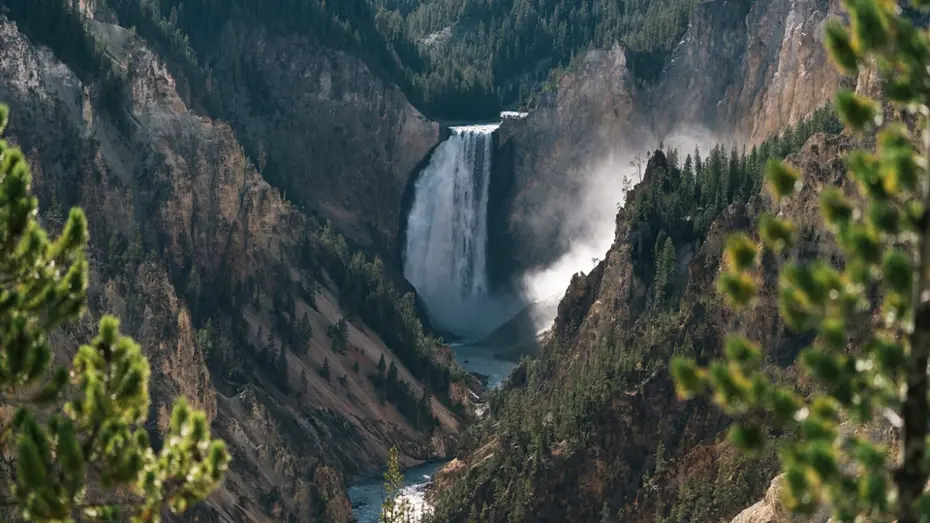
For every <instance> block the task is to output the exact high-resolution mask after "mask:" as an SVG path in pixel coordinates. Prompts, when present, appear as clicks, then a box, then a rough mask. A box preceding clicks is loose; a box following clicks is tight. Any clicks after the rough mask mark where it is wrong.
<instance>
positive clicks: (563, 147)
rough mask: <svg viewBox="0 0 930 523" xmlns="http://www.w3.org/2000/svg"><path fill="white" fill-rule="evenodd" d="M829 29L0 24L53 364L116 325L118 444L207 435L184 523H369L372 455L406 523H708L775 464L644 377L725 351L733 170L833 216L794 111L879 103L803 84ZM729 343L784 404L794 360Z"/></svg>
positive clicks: (784, 16)
mask: <svg viewBox="0 0 930 523" xmlns="http://www.w3.org/2000/svg"><path fill="white" fill-rule="evenodd" d="M595 5H601V6H602V7H604V9H594V8H593V6H595ZM841 13H842V9H841V7H840V2H839V0H764V1H763V0H756V1H750V0H709V1H697V0H655V1H654V2H626V1H617V2H614V1H611V2H606V3H603V4H599V3H597V2H591V1H587V0H585V1H578V2H564V1H561V0H560V1H555V2H532V1H529V0H527V1H524V0H506V1H500V2H497V1H495V2H484V1H477V2H474V1H469V2H457V1H453V0H435V1H431V2H419V1H416V0H340V1H339V2H333V1H330V2H322V1H319V0H306V1H302V2H293V1H291V0H229V1H228V2H211V1H208V0H183V1H182V0H145V1H141V0H78V1H77V2H71V1H70V0H68V1H64V0H0V102H3V103H6V104H9V105H10V107H11V124H10V128H9V130H8V134H7V136H6V137H7V138H8V139H9V140H10V141H11V143H14V144H16V145H17V146H20V147H22V148H23V150H24V151H25V153H26V155H27V157H28V159H29V161H30V163H31V164H32V166H33V173H34V182H33V189H34V191H35V193H36V195H37V197H38V199H39V207H40V215H41V217H42V219H43V221H44V223H45V224H46V226H47V227H48V228H49V229H50V230H53V229H55V228H56V227H59V226H60V224H61V217H62V215H63V214H66V213H67V208H68V207H69V206H72V205H78V206H81V207H83V208H85V210H86V211H87V216H88V221H89V227H90V230H91V240H90V244H89V252H90V255H89V256H90V264H91V278H90V281H89V284H88V288H89V290H88V294H89V306H88V309H89V310H88V314H87V315H86V318H85V320H82V322H80V324H78V325H75V326H71V327H69V328H68V329H63V330H61V331H60V332H57V333H56V334H55V337H54V339H53V341H54V344H55V347H56V354H55V358H56V359H57V360H65V359H67V358H69V357H70V356H71V355H72V354H73V352H74V351H75V350H76V348H77V346H78V345H79V344H81V343H84V342H86V341H87V340H88V339H89V338H90V337H92V323H93V321H94V320H95V319H96V318H98V317H99V316H100V315H102V314H104V313H106V312H112V313H115V314H117V315H119V316H120V317H121V319H122V322H123V326H124V328H125V330H126V332H127V333H129V334H131V335H132V336H134V337H135V338H136V340H137V341H138V342H139V343H140V345H141V346H142V348H143V351H144V352H145V354H146V356H147V357H148V358H149V359H150V361H151V362H152V370H153V373H152V406H151V409H150V410H151V412H150V425H151V426H150V427H148V428H150V430H151V432H152V433H153V434H155V435H157V434H159V433H161V432H162V431H163V430H164V428H165V426H166V424H167V422H168V414H167V407H166V405H169V404H170V401H172V400H173V399H174V398H176V397H180V396H184V397H187V398H189V399H190V401H191V403H192V404H193V405H195V406H197V407H198V408H202V409H204V410H205V411H206V412H207V415H208V419H209V421H210V426H211V430H212V431H213V433H214V434H215V435H217V437H221V438H223V439H224V440H226V441H227V444H228V445H229V447H230V451H231V453H232V456H233V461H232V465H231V468H230V470H229V473H228V474H227V476H226V479H225V481H224V483H223V485H222V486H221V488H220V489H218V490H217V491H216V492H215V493H214V494H213V495H212V496H211V497H210V498H208V500H207V501H206V502H205V503H203V504H201V505H199V506H198V507H197V508H196V509H195V510H193V511H192V512H191V514H190V515H188V516H185V518H187V519H186V520H191V519H195V520H197V521H204V522H221V521H224V522H225V521H257V522H260V523H271V522H277V521H307V522H310V523H348V522H349V521H352V519H353V517H354V518H357V519H358V520H359V522H360V523H368V522H371V521H376V520H377V517H378V505H379V504H380V501H381V498H382V492H383V490H382V486H381V483H382V480H381V478H380V476H379V473H380V472H381V471H382V469H383V467H384V466H385V463H386V460H387V456H388V450H389V449H390V448H391V447H397V448H398V450H399V453H400V461H401V466H402V467H403V468H404V469H405V473H406V477H407V482H408V486H409V487H410V488H409V490H407V491H406V492H407V493H408V494H410V495H413V496H415V497H416V498H417V499H419V500H423V501H424V502H428V503H429V504H430V505H432V506H434V507H435V509H436V511H437V512H436V513H437V517H438V518H439V519H438V520H436V523H460V522H462V523H464V522H485V521H487V522H494V523H497V522H499V521H522V522H528V523H533V522H546V521H558V522H561V521H579V522H582V523H586V522H588V521H592V522H593V521H608V522H609V523H615V522H617V521H624V522H626V521H632V522H644V523H645V522H654V521H669V522H672V521H674V522H676V523H677V522H684V521H725V520H729V519H730V518H732V517H734V516H735V515H736V514H738V513H739V512H740V511H741V510H742V509H744V508H746V507H748V506H750V505H753V504H754V503H755V502H756V501H758V500H759V499H761V498H762V496H763V494H764V491H765V488H766V487H768V485H769V482H770V481H771V479H772V476H773V474H774V469H773V463H774V458H773V457H772V456H768V455H765V456H760V457H759V458H757V459H755V460H752V461H744V460H741V459H740V458H736V457H735V453H734V451H733V449H732V447H731V446H729V444H728V443H727V442H726V440H725V438H724V434H725V431H726V428H727V426H728V424H729V420H728V419H726V418H725V417H724V416H722V415H721V414H720V413H719V412H718V411H717V410H716V409H714V408H712V407H711V406H709V405H708V404H707V403H703V402H692V403H681V402H678V401H677V398H676V397H675V392H674V387H673V384H672V383H671V381H670V379H669V378H668V375H667V371H666V365H667V362H668V360H669V358H670V357H671V355H672V354H682V353H684V354H695V355H702V357H703V356H706V357H711V356H713V355H715V354H717V353H719V352H720V350H721V347H722V340H723V336H724V334H725V333H726V332H727V330H728V329H730V328H731V327H733V326H734V325H735V324H737V322H736V320H734V319H733V318H732V317H731V316H730V315H729V314H728V313H727V312H726V311H725V310H724V309H723V308H722V307H720V305H719V303H717V302H716V301H714V297H715V296H716V294H715V290H714V289H715V286H714V285H715V284H714V282H715V277H716V275H717V272H718V270H719V267H720V256H721V252H722V245H723V243H724V238H725V237H726V234H728V233H729V232H732V231H737V230H748V228H749V227H750V224H751V222H752V221H753V220H754V219H756V217H757V216H759V214H760V213H761V212H762V211H764V210H767V209H772V208H773V207H772V205H773V204H772V202H770V201H768V200H766V196H765V195H764V194H763V192H762V190H761V188H760V186H759V184H758V181H759V172H760V169H761V168H760V164H761V162H763V161H764V160H765V159H767V158H769V157H778V158H782V157H786V156H787V157H788V158H789V159H790V161H791V162H792V163H793V164H795V165H797V166H799V167H800V168H803V169H804V170H805V171H807V170H810V171H811V172H812V173H814V176H812V178H811V179H812V180H814V182H813V183H814V184H816V185H817V186H818V187H822V186H829V185H835V186H841V187H846V185H844V184H845V183H847V182H848V180H846V179H845V177H844V176H845V172H844V168H843V161H842V155H843V154H844V153H845V152H846V151H847V150H848V149H849V148H850V147H851V146H852V144H851V142H850V141H849V140H848V138H847V137H846V136H840V131H841V130H842V127H841V126H839V127H838V126H837V125H836V123H835V121H834V120H835V119H831V117H830V116H829V115H825V114H826V113H823V112H817V110H818V109H820V108H822V107H824V106H825V105H826V104H827V103H828V102H829V100H830V98H831V97H832V95H833V93H834V92H836V90H837V89H839V88H840V87H842V86H850V87H854V88H856V89H857V90H859V92H862V93H869V92H871V91H873V90H874V89H875V87H876V85H877V78H876V77H875V75H874V73H873V72H870V71H863V72H862V73H861V74H860V75H859V76H858V77H852V78H850V77H844V76H842V75H840V74H839V73H837V72H836V71H835V70H834V69H833V68H832V67H831V65H830V64H829V62H828V59H827V56H826V54H825V53H824V51H823V49H822V41H821V40H822V38H821V34H822V27H823V24H824V22H825V20H827V19H828V18H829V17H830V16H834V15H839V14H841ZM49 17H51V18H53V21H49ZM52 28H54V30H52ZM74 49H82V50H87V53H84V54H80V53H77V54H76V53H74V52H73V50H74ZM501 102H503V103H504V104H505V105H506V106H507V107H508V108H516V107H517V105H518V104H519V105H522V107H520V112H516V111H505V112H503V113H501V112H500V107H499V106H500V103H501ZM498 114H499V115H500V118H497V115H498ZM490 117H494V121H493V123H474V124H463V123H456V124H450V123H443V122H444V121H446V120H444V119H445V118H455V119H456V121H457V122H464V121H467V120H464V119H465V118H474V119H475V120H474V121H475V122H487V120H486V119H487V118H490ZM446 122H448V121H446ZM498 122H500V123H498ZM744 145H745V146H746V148H745V152H742V149H743V146H744ZM754 146H755V148H754ZM696 149H699V155H700V157H701V159H702V160H703V162H698V163H699V164H700V166H699V165H698V164H696V163H695V160H696V158H697V157H698V151H696ZM689 156H690V161H691V164H690V167H689V164H688V163H687V161H688V157H689ZM710 166H713V167H710ZM689 184H690V185H689ZM408 196H409V199H408ZM628 199H629V201H628V202H627V200H628ZM803 204H804V205H797V206H794V207H786V208H785V209H784V211H785V212H786V213H789V214H790V215H791V216H792V217H795V218H798V220H799V222H800V223H801V224H802V225H803V226H804V227H805V230H807V231H809V232H807V234H810V235H812V237H813V238H815V239H819V238H822V237H826V235H827V232H825V231H823V230H821V229H818V228H817V227H816V225H815V224H814V223H813V221H812V216H813V215H812V213H811V212H809V209H814V208H816V203H815V202H814V200H813V196H812V195H810V194H805V200H803ZM805 205H806V207H804V206H805ZM400 253H402V254H400ZM660 261H661V263H660ZM765 311H767V312H768V313H770V314H771V315H772V316H773V317H774V307H770V308H768V309H765ZM748 324H749V325H750V326H751V327H752V328H756V329H758V330H759V331H760V332H765V333H767V334H766V337H765V340H764V341H765V351H766V356H767V357H769V358H770V359H771V360H772V361H775V362H777V364H778V365H780V366H781V367H780V368H784V369H788V371H786V372H790V371H791V370H792V369H793V367H792V365H793V362H794V358H795V356H796V354H797V349H798V346H799V341H798V340H797V339H796V338H794V337H792V336H790V335H789V334H787V333H786V331H785V329H784V326H783V325H782V324H780V323H778V322H776V321H774V320H770V319H768V318H767V316H765V314H764V313H759V315H757V316H754V317H752V318H750V320H749V321H748ZM537 335H538V336H537ZM528 340H529V341H531V342H532V343H524V342H526V341H528ZM450 342H451V343H450ZM528 345H532V346H533V347H532V348H529V347H528ZM515 347H516V348H515ZM526 354H529V355H530V356H531V358H530V359H529V360H528V361H527V362H524V363H518V361H519V360H520V357H521V356H523V355H526ZM476 377H477V379H476ZM508 377H510V379H509V380H507V379H506V378H508ZM482 379H484V380H485V381H486V383H484V384H482V383H481V381H482ZM502 383H505V386H504V387H501V390H496V389H498V388H499V387H500V385H501V384H502ZM482 389H485V390H484V391H482ZM476 398H477V399H476ZM489 398H493V399H489ZM492 406H493V408H492ZM478 412H482V413H483V414H482V415H481V416H479V415H478ZM0 473H3V474H6V473H9V471H6V470H5V469H3V468H2V467H0ZM429 478H435V485H436V488H434V489H425V488H424V485H425V484H426V483H427V482H428V480H429ZM731 493H732V494H731ZM359 500H361V501H359ZM604 507H606V509H605V508H604ZM605 511H606V514H607V516H606V518H607V519H602V517H601V515H602V513H605Z"/></svg>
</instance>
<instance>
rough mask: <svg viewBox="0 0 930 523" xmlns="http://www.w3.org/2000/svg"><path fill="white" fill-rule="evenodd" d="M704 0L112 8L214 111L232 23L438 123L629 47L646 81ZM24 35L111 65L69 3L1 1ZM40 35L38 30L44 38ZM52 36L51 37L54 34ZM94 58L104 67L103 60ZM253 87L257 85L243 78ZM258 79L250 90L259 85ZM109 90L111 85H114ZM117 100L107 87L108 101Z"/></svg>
mask: <svg viewBox="0 0 930 523" xmlns="http://www.w3.org/2000/svg"><path fill="white" fill-rule="evenodd" d="M695 3H696V0H659V1H645V0H610V1H607V2H603V1H596V0H579V1H574V0H573V1H555V0H505V1H490V0H340V1H339V2H326V1H323V0H302V1H298V2H295V1H292V0H230V1H228V2H215V1H210V0H105V2H104V4H105V5H106V6H107V7H109V8H110V9H112V10H113V11H114V12H115V13H116V14H117V15H118V17H119V18H120V20H121V23H122V24H124V25H126V26H132V27H135V28H136V30H137V31H138V32H139V34H140V35H142V36H143V37H144V38H146V39H147V40H149V41H150V42H151V43H152V44H153V45H155V46H156V47H158V48H159V50H160V51H161V52H162V53H165V54H167V55H168V56H169V57H170V58H171V64H172V66H173V67H175V68H177V71H175V75H176V76H178V77H180V78H184V79H185V80H186V82H187V83H188V84H189V86H190V89H191V91H192V94H193V95H194V96H195V98H196V101H197V102H198V104H200V105H202V106H204V107H206V108H207V109H211V110H215V109H216V108H215V107H211V103H213V102H211V100H209V98H208V97H207V96H206V88H205V85H206V82H207V79H208V78H209V64H207V63H205V60H204V57H205V55H206V53H207V50H209V49H211V46H213V45H214V43H215V42H217V41H218V39H219V35H220V33H221V32H222V31H223V28H224V27H226V25H227V24H229V23H243V24H256V23H261V24H264V25H265V26H266V27H268V28H270V29H273V30H274V31H275V32H278V33H280V34H297V35H301V36H304V37H308V38H312V39H315V40H317V41H319V42H320V43H321V44H322V45H324V46H327V47H331V48H335V49H341V50H345V51H347V52H350V53H352V54H354V55H356V56H358V57H359V58H361V59H362V60H363V61H365V63H366V64H368V66H369V67H370V68H371V69H372V70H373V71H375V73H376V74H379V75H381V76H382V77H384V78H386V79H388V80H389V81H391V82H393V83H395V84H397V85H398V86H400V87H401V89H403V90H404V91H405V92H406V93H407V96H408V97H409V98H410V100H411V102H412V103H413V104H414V105H415V106H417V107H419V108H420V109H421V110H422V111H423V112H424V113H425V114H427V115H429V116H430V117H432V118H438V119H447V120H474V119H481V118H491V117H494V116H496V114H497V113H498V112H499V111H500V109H501V107H502V105H503V106H506V107H515V106H518V105H519V106H524V107H525V106H528V105H532V104H533V103H534V100H535V99H536V95H537V94H538V92H539V91H540V90H541V89H542V88H543V87H544V85H545V84H546V82H547V81H548V80H550V79H551V78H552V77H553V75H556V76H557V75H558V73H559V71H561V70H563V69H564V68H565V67H567V66H568V65H569V64H570V63H571V60H572V59H573V58H574V57H576V56H578V55H579V54H581V53H584V52H585V51H587V50H588V49H591V48H604V47H610V46H612V45H614V44H621V45H623V46H624V47H625V48H626V50H627V54H628V58H629V63H630V65H631V68H632V70H633V73H634V75H636V76H637V77H638V78H640V79H641V80H642V81H646V82H648V81H650V80H653V79H655V78H656V76H657V75H658V74H659V73H660V72H661V68H662V65H663V64H664V61H665V57H666V56H667V54H668V53H669V52H670V51H671V50H672V49H673V47H674V45H675V44H676V43H677V42H678V41H679V40H680V38H681V36H682V34H683V33H684V31H685V29H686V28H687V23H688V18H689V13H690V11H691V9H692V7H693V6H694V4H695ZM2 4H3V5H5V6H7V7H8V8H9V10H10V13H9V14H10V16H11V17H12V18H13V19H14V20H16V21H18V22H21V23H23V24H24V27H25V29H26V31H27V34H29V35H30V37H33V38H36V39H37V40H38V41H40V42H42V43H44V44H46V45H49V46H50V47H52V48H53V49H56V50H58V51H59V53H58V54H59V55H60V56H62V58H63V60H65V61H66V62H69V63H71V64H73V65H75V66H76V70H77V71H79V72H87V73H90V72H91V71H93V72H94V73H93V74H95V75H98V76H100V77H101V78H105V77H106V74H107V71H106V68H107V67H108V64H107V63H106V62H105V61H103V60H101V59H100V58H99V55H100V53H99V51H96V50H95V49H94V47H95V44H94V42H92V41H88V40H87V38H86V37H85V36H81V31H80V30H79V29H81V27H80V26H81V22H80V20H79V17H77V16H75V15H74V14H68V13H70V12H71V11H72V10H73V9H72V8H71V2H69V1H68V0H35V1H26V0H3V2H2ZM40 27H41V28H42V30H41V31H40V30H38V28H40ZM50 28H51V29H53V30H48V29H50ZM95 57H98V58H95ZM247 80H249V79H247ZM260 80H261V79H260V78H252V79H250V81H252V82H253V83H259V82H260ZM106 82H109V83H112V80H109V79H108V80H106ZM103 92H104V93H107V95H108V96H114V97H118V96H120V95H119V90H118V88H117V87H116V86H113V85H110V86H109V87H108V89H107V90H105V91H103Z"/></svg>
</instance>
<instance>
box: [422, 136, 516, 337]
mask: <svg viewBox="0 0 930 523" xmlns="http://www.w3.org/2000/svg"><path fill="white" fill-rule="evenodd" d="M497 127H498V126H497V125H472V126H466V127H453V128H452V136H450V137H449V138H448V139H447V140H446V141H445V142H443V143H441V144H440V145H439V146H438V147H437V148H436V150H435V152H434V153H433V157H432V159H431V161H430V163H429V165H428V166H427V167H426V169H425V170H424V171H423V172H422V173H421V175H420V178H419V179H418V180H417V182H416V185H415V187H414V200H413V205H412V207H411V209H410V215H409V217H408V220H407V245H406V250H405V256H404V276H405V277H406V278H407V281H409V282H410V283H411V284H412V285H413V286H414V288H416V290H417V294H418V295H419V296H420V298H421V299H422V300H423V301H424V303H425V304H426V307H427V309H428V310H429V314H430V317H431V319H432V320H433V321H434V322H435V324H436V325H437V326H438V327H441V328H444V329H447V330H449V331H451V332H453V333H455V334H459V335H462V336H471V335H478V334H483V333H484V332H482V331H484V330H486V328H487V321H492V320H491V317H490V311H488V310H487V305H488V304H489V301H490V300H491V298H490V290H489V288H488V281H487V270H486V267H485V265H486V264H487V248H488V246H487V243H488V241H487V238H488V234H487V233H488V231H487V228H488V227H487V207H488V187H489V185H490V180H491V149H492V144H493V134H492V133H493V132H494V130H495V129H497Z"/></svg>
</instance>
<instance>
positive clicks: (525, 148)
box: [492, 47, 649, 268]
mask: <svg viewBox="0 0 930 523" xmlns="http://www.w3.org/2000/svg"><path fill="white" fill-rule="evenodd" d="M635 93H636V89H635V86H634V81H633V77H632V74H631V73H630V72H629V70H628V69H627V66H626V58H625V55H624V52H623V50H622V49H621V48H619V47H614V48H613V49H610V50H606V51H605V50H596V51H590V52H588V54H587V55H586V56H585V57H584V59H583V60H582V61H581V64H580V65H579V66H578V68H577V69H576V70H574V71H572V72H570V73H568V74H566V75H565V76H563V77H562V78H561V80H560V81H559V83H558V88H557V89H556V90H555V92H554V93H550V94H549V95H548V96H547V97H546V98H545V100H544V101H543V102H542V103H541V104H540V106H539V108H537V109H536V110H535V111H534V112H532V113H531V114H530V115H529V116H528V117H527V118H526V119H524V120H505V121H504V124H503V125H502V127H501V130H500V131H499V141H498V143H499V145H498V149H497V152H496V155H495V162H496V163H497V165H496V166H495V168H496V169H499V170H500V171H501V172H500V173H499V174H498V173H495V176H505V177H506V176H508V175H509V176H510V177H512V180H513V182H512V185H511V187H512V192H511V194H510V195H508V198H507V199H505V200H504V202H503V204H504V205H505V206H506V208H508V209H509V210H510V212H509V219H508V224H507V226H506V227H505V228H506V230H507V234H506V235H505V236H506V237H507V241H508V242H509V241H513V242H514V244H513V246H512V252H513V253H514V254H513V256H514V257H515V261H516V263H517V265H518V266H520V267H523V268H527V267H534V266H539V265H545V264H548V263H550V262H552V261H553V260H554V258H555V256H557V255H558V254H559V253H560V252H564V250H565V249H566V248H567V247H568V244H569V243H570V240H571V239H572V237H573V236H574V235H576V233H577V232H578V231H577V230H576V229H575V228H572V227H565V228H562V227H561V225H560V224H565V223H567V221H570V220H568V218H569V217H570V216H571V215H572V214H573V213H575V212H578V210H579V209H578V208H577V207H578V206H579V205H581V204H582V202H581V201H580V200H581V198H582V192H583V190H584V189H585V187H586V186H587V184H588V182H589V180H590V178H591V177H592V176H594V170H595V168H597V167H599V164H600V163H601V162H602V161H604V160H606V159H608V158H611V157H615V158H617V159H619V158H620V157H623V158H625V159H627V158H628V159H627V162H628V161H629V159H632V153H631V151H634V150H639V149H641V148H643V147H645V146H646V144H647V143H648V141H647V140H648V139H649V138H648V137H646V136H643V135H640V134H635V133H630V132H629V131H630V130H631V129H635V128H640V127H644V125H642V119H641V116H640V115H639V114H638V113H637V112H636V111H635V110H634V109H635V106H636V104H635ZM502 162H504V163H505V165H501V163H502ZM627 167H628V165H627ZM492 241H493V238H492ZM499 243H505V242H503V241H502V242H499Z"/></svg>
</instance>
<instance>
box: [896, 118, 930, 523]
mask: <svg viewBox="0 0 930 523" xmlns="http://www.w3.org/2000/svg"><path fill="white" fill-rule="evenodd" d="M926 132H930V130H928V131H926ZM927 136H930V135H926V136H925V138H924V141H925V142H927V141H928V138H927ZM926 145H928V144H926V143H925V146H926ZM925 185H926V187H924V198H923V200H924V209H925V210H924V214H923V216H922V218H921V223H920V229H921V236H920V249H919V251H918V255H919V262H918V267H919V269H918V273H917V274H918V284H917V286H916V289H915V296H914V303H915V304H917V305H916V311H915V315H914V331H913V332H912V333H911V336H910V345H911V353H910V356H909V358H908V361H907V375H906V379H907V396H906V398H905V400H904V410H903V416H902V417H903V420H904V428H903V431H902V440H903V449H904V451H903V460H902V462H901V467H900V469H899V470H898V471H897V473H896V474H895V482H896V483H897V486H898V496H899V499H900V503H899V505H898V522H899V523H916V522H917V520H918V511H917V506H916V505H917V500H918V499H919V498H920V495H921V493H923V490H924V485H926V483H927V470H926V466H925V464H924V462H925V459H926V454H927V448H926V438H927V429H928V427H927V424H928V422H930V412H928V409H930V400H928V397H927V394H928V378H927V363H928V361H930V180H928V182H927V183H925Z"/></svg>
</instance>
